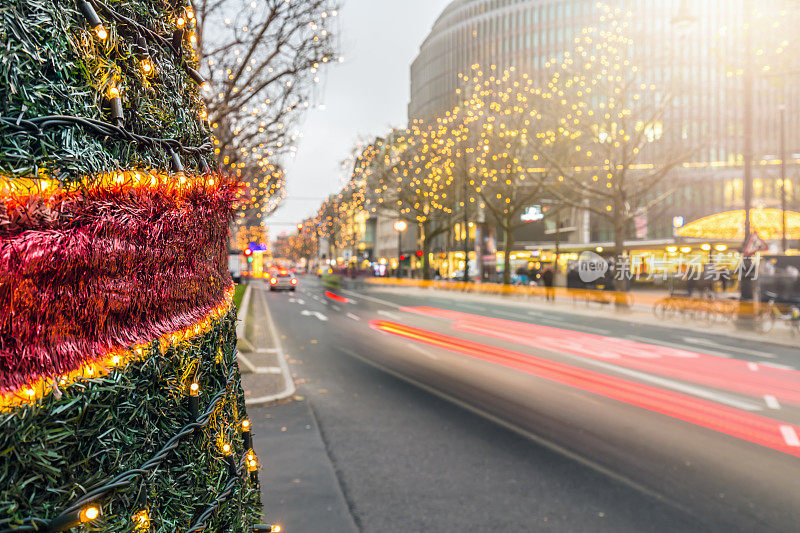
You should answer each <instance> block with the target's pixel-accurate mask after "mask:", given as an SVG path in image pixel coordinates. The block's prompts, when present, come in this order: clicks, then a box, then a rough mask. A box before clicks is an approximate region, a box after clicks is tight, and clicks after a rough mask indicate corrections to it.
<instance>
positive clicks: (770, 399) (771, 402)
mask: <svg viewBox="0 0 800 533" xmlns="http://www.w3.org/2000/svg"><path fill="white" fill-rule="evenodd" d="M764 403H766V404H767V407H769V408H770V409H780V408H781V404H780V403H778V399H777V398H776V397H775V396H773V395H771V394H765V395H764Z"/></svg>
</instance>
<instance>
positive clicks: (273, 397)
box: [242, 286, 297, 405]
mask: <svg viewBox="0 0 800 533" xmlns="http://www.w3.org/2000/svg"><path fill="white" fill-rule="evenodd" d="M249 294H250V287H249V286H248V292H247V293H246V294H245V297H247V296H248V295H249ZM259 295H260V296H261V297H262V298H264V295H263V293H259ZM243 303H244V302H243ZM247 303H248V305H249V303H250V302H249V300H248V302H247ZM242 308H244V305H242ZM264 310H265V311H266V315H267V325H268V326H269V332H270V335H271V336H272V341H273V343H274V344H275V351H276V352H277V355H278V366H279V367H280V369H281V374H282V375H283V382H284V383H285V384H286V387H285V388H284V389H283V390H282V391H281V392H279V393H277V394H270V395H268V396H262V397H260V398H250V399H248V400H245V402H244V403H245V405H264V404H268V403H273V402H277V401H280V400H285V399H286V398H289V397H290V396H293V395H294V393H295V392H296V391H297V387H296V386H295V384H294V379H292V372H291V370H290V369H289V364H288V363H287V362H286V356H285V354H284V353H283V346H282V345H281V338H280V335H278V330H277V328H276V327H275V322H274V321H273V320H272V313H271V312H270V310H269V305H267V302H266V299H265V300H264ZM245 316H247V315H245ZM242 324H244V322H242ZM242 327H244V326H242Z"/></svg>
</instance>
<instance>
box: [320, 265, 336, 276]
mask: <svg viewBox="0 0 800 533" xmlns="http://www.w3.org/2000/svg"><path fill="white" fill-rule="evenodd" d="M325 274H333V269H332V268H331V267H329V266H321V267H319V268H318V269H317V277H322V276H324V275H325Z"/></svg>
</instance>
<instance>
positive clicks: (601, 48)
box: [528, 5, 693, 266]
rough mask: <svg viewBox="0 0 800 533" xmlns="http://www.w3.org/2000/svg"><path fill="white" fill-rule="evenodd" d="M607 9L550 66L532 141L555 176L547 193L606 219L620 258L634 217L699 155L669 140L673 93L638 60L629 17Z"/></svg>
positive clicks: (658, 198) (665, 193)
mask: <svg viewBox="0 0 800 533" xmlns="http://www.w3.org/2000/svg"><path fill="white" fill-rule="evenodd" d="M601 7H602V13H603V14H602V16H601V17H600V23H601V24H600V25H599V26H598V27H590V28H585V29H583V30H582V32H581V34H580V35H579V36H577V37H576V38H575V41H574V45H575V46H574V50H572V51H570V52H566V53H564V55H563V58H560V59H558V58H554V59H553V60H551V62H549V63H548V66H549V67H551V69H552V77H551V79H550V81H549V82H548V84H547V86H546V87H545V88H543V89H542V90H540V91H538V97H539V98H538V103H537V107H538V111H537V112H536V118H537V119H539V120H538V124H539V127H538V128H537V129H536V130H533V131H531V132H530V133H529V135H528V137H529V142H530V143H531V145H532V146H534V147H535V150H536V154H537V155H538V156H539V157H540V158H541V160H542V161H543V162H544V163H545V164H546V165H547V166H551V167H552V169H553V171H555V172H556V179H555V180H552V181H550V182H548V183H547V185H548V187H547V189H548V192H549V193H551V194H552V195H553V196H554V197H555V198H556V199H558V200H560V201H561V202H563V203H564V204H566V205H570V206H574V207H577V208H580V209H585V210H588V211H589V212H591V213H592V214H593V215H594V216H596V217H597V218H598V219H600V220H603V221H605V222H606V223H607V224H608V225H609V226H610V228H611V229H612V230H613V232H614V244H615V252H616V254H617V255H622V254H623V253H624V252H625V241H626V239H627V238H628V236H629V230H630V227H631V225H632V222H633V219H634V217H636V216H639V215H642V214H646V213H647V212H648V211H649V210H650V209H651V208H653V207H654V206H656V205H658V204H660V203H661V202H663V201H664V199H665V198H666V197H668V196H670V195H671V194H672V192H673V188H672V187H671V186H669V185H668V184H667V183H666V178H667V177H668V176H670V171H672V170H673V169H674V168H675V167H677V166H678V165H680V164H681V163H682V162H684V161H686V160H687V159H688V158H689V157H690V156H691V154H692V153H693V151H692V150H688V149H686V148H684V147H683V146H681V145H680V144H670V143H668V142H666V140H665V137H667V135H665V134H666V133H669V132H665V131H664V128H665V122H664V121H663V116H664V112H665V110H666V109H667V108H668V106H669V105H670V102H671V95H669V94H665V93H664V92H663V91H662V90H661V89H660V88H659V87H658V86H657V85H655V84H653V83H651V82H650V81H649V80H646V79H645V78H644V76H643V75H642V73H641V71H640V69H639V67H638V66H637V65H636V64H635V63H634V60H633V54H634V49H635V43H634V42H633V40H632V39H631V38H630V37H629V36H628V25H629V19H630V13H626V12H623V11H622V10H620V9H617V8H611V7H609V6H605V5H604V6H601ZM540 117H541V118H540ZM671 137H673V138H674V136H671ZM618 266H619V265H618Z"/></svg>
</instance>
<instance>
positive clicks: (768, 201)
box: [408, 0, 800, 249]
mask: <svg viewBox="0 0 800 533" xmlns="http://www.w3.org/2000/svg"><path fill="white" fill-rule="evenodd" d="M606 3H607V4H608V5H610V6H611V7H619V8H621V9H623V10H625V11H629V12H630V14H631V19H630V27H629V33H630V35H631V37H632V38H633V39H634V41H635V43H636V47H635V53H634V57H635V62H636V64H637V65H639V66H640V67H641V75H642V77H643V79H645V80H646V82H647V83H650V84H653V85H654V86H655V87H657V88H658V90H659V91H663V92H664V93H665V94H669V95H672V96H673V97H674V100H673V101H672V104H671V105H670V107H669V108H668V109H667V110H666V113H665V114H664V116H663V123H662V124H661V126H662V127H661V129H660V131H659V132H658V135H659V136H663V138H664V140H666V141H668V142H669V143H671V145H673V146H674V145H678V144H680V145H683V146H688V147H696V148H697V150H696V152H695V153H694V154H693V155H692V156H691V157H690V158H689V159H688V160H687V161H686V162H685V163H684V164H683V165H682V166H680V167H679V168H677V169H676V170H674V171H673V175H672V176H671V177H670V178H669V179H670V180H671V182H672V183H675V184H679V188H678V189H677V190H676V192H675V193H674V194H673V195H672V196H670V197H669V198H667V199H666V200H665V202H664V203H663V205H661V206H659V208H658V209H653V210H652V211H651V212H649V213H642V217H641V220H639V221H638V222H637V227H636V230H635V231H633V232H632V234H635V235H636V239H638V240H641V241H643V242H660V241H661V240H664V239H667V240H668V239H669V238H671V237H672V235H673V229H674V228H673V222H674V220H675V218H676V217H680V218H682V219H684V220H685V221H686V222H690V221H692V220H695V219H698V218H701V217H703V216H706V215H710V214H713V213H718V212H723V211H728V210H733V209H742V208H743V206H744V199H743V188H744V187H743V161H744V155H743V154H744V150H745V146H744V109H745V104H746V102H745V96H746V95H745V90H744V82H743V76H742V75H741V74H742V71H743V68H744V61H745V60H746V58H748V57H751V56H748V55H747V50H748V49H747V48H746V45H745V42H746V39H743V38H742V37H741V34H740V35H737V32H742V31H743V30H742V28H743V27H744V24H745V22H750V23H751V24H752V25H753V26H754V27H757V30H758V31H754V32H753V34H752V35H753V37H752V43H753V44H752V48H751V49H750V51H751V53H752V55H753V56H752V64H753V66H754V70H756V72H757V74H756V76H755V78H756V81H755V91H754V98H753V100H752V102H753V110H754V132H753V136H752V138H753V151H754V171H753V172H754V173H753V207H779V206H780V200H779V198H780V193H781V190H780V189H781V183H782V182H781V178H782V176H781V165H780V163H781V154H782V153H783V154H785V158H786V161H787V166H788V171H787V173H786V178H787V182H786V190H785V192H786V195H787V197H788V202H789V208H790V209H792V208H794V209H797V208H799V207H800V194H798V189H799V188H800V170H799V169H800V135H799V134H800V96H798V95H800V90H798V89H800V68H797V66H798V62H797V55H798V53H797V52H796V51H794V53H792V51H790V50H788V49H786V48H789V47H788V46H787V45H786V44H785V43H784V36H785V42H786V43H788V42H789V41H792V40H793V33H794V28H793V23H792V22H791V20H793V18H795V17H796V15H797V13H796V12H797V9H796V8H795V7H792V6H791V2H788V1H786V0H763V1H762V2H759V4H758V7H759V9H761V10H762V12H763V17H762V18H761V19H758V20H755V21H751V20H747V21H745V11H746V10H745V7H744V6H745V4H746V3H747V0H690V1H687V0H606ZM601 15H602V5H601V4H599V3H597V2H596V0H455V1H454V2H452V3H451V4H450V5H449V6H448V7H447V8H445V10H444V11H443V12H442V14H441V15H440V17H439V18H438V19H437V20H436V22H435V23H434V25H433V28H432V30H431V32H430V34H429V35H428V36H427V38H426V39H425V41H424V42H423V43H422V45H421V47H420V51H419V55H418V56H417V58H416V59H415V60H414V62H413V64H412V66H411V100H410V103H409V106H408V114H409V121H411V120H414V119H423V120H429V119H431V118H434V117H436V116H440V115H442V114H443V113H445V112H446V111H447V110H449V109H451V108H452V107H453V106H454V105H456V104H457V103H458V96H457V93H456V90H457V89H458V88H459V78H458V75H459V73H467V72H469V71H470V68H471V66H472V65H473V64H480V65H482V66H489V65H495V66H496V67H497V68H498V69H499V70H502V69H505V68H509V67H515V70H516V71H517V72H519V73H526V74H527V75H528V76H529V77H530V78H531V79H533V80H534V83H537V84H545V83H546V82H547V80H548V79H549V75H550V71H549V70H548V68H547V64H548V62H549V61H551V60H553V59H555V60H556V61H560V60H561V59H563V57H564V53H565V52H568V51H570V50H572V49H573V48H574V45H573V43H574V39H575V38H576V36H578V35H580V34H581V31H582V29H583V28H586V27H589V26H592V25H595V24H596V23H597V21H598V20H599V18H600V17H601ZM759 24H760V25H759ZM784 34H785V35H784ZM776 43H777V44H776ZM782 45H783V48H784V49H781V46H782ZM770 61H771V62H770ZM782 127H783V128H784V131H785V142H784V143H783V150H782V143H781V128H782ZM662 144H663V143H662ZM565 217H566V220H561V219H560V221H559V228H560V229H559V230H558V235H559V240H560V241H561V242H562V243H565V244H574V245H580V244H583V245H586V247H587V249H588V248H589V247H591V248H596V247H599V245H600V243H608V242H611V241H613V232H612V231H611V229H610V228H609V227H608V226H607V225H606V224H605V223H603V222H602V221H601V220H598V219H595V218H594V217H589V215H587V214H585V213H582V212H581V211H580V210H571V212H570V213H568V214H566V215H565ZM562 218H563V217H562ZM538 224H539V226H540V227H538V228H533V227H532V228H526V229H525V230H523V232H522V233H521V234H520V235H519V240H521V241H522V242H524V243H525V244H526V245H530V246H531V247H532V248H535V247H536V245H537V241H538V244H541V245H546V243H547V242H552V241H554V240H555V239H554V237H555V234H556V230H555V228H554V227H552V223H551V227H549V228H548V227H546V222H540V223H538ZM595 245H597V246H595Z"/></svg>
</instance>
